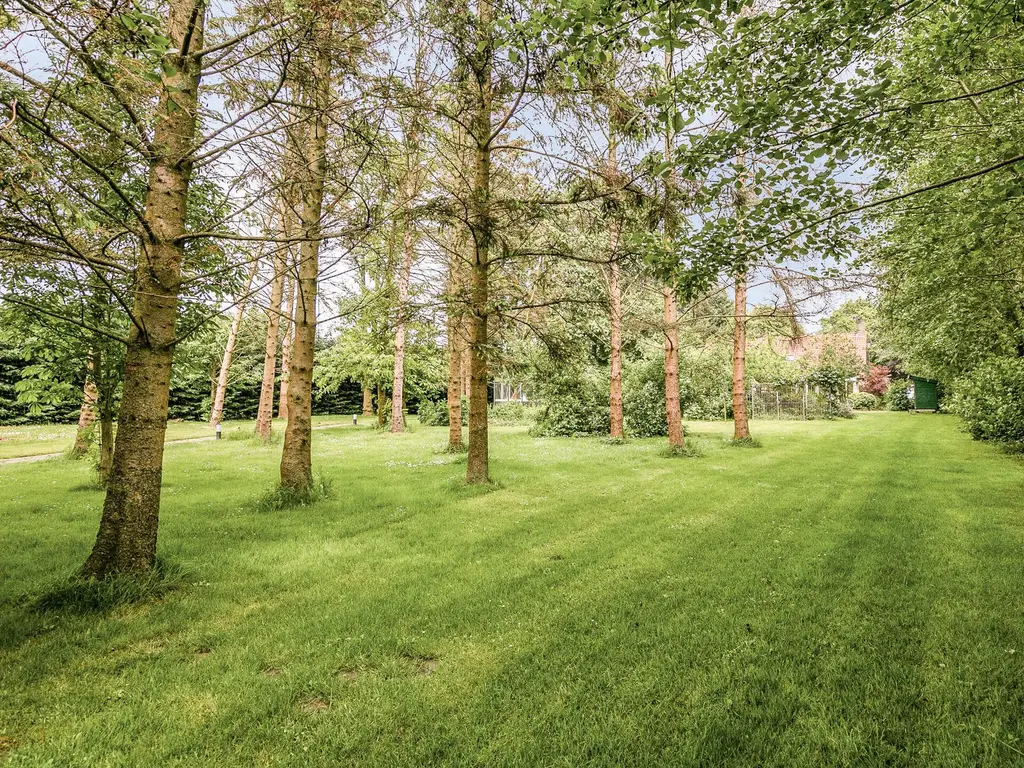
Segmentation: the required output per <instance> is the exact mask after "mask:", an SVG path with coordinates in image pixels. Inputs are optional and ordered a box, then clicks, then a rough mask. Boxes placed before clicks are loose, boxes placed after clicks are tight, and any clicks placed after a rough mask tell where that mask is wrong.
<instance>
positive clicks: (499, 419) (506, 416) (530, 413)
mask: <svg viewBox="0 0 1024 768" xmlns="http://www.w3.org/2000/svg"><path fill="white" fill-rule="evenodd" d="M539 412H540V409H539V408H535V407H531V406H528V405H526V404H525V403H497V404H495V405H492V406H491V408H490V412H489V413H488V414H487V422H488V423H489V424H493V425H495V426H498V427H517V426H520V425H524V424H532V423H533V422H534V421H535V420H536V418H537V415H538V413H539Z"/></svg>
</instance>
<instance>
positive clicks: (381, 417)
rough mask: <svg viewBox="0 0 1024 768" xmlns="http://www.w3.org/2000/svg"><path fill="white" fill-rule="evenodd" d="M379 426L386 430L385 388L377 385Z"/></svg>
mask: <svg viewBox="0 0 1024 768" xmlns="http://www.w3.org/2000/svg"><path fill="white" fill-rule="evenodd" d="M377 426H378V427H380V428H381V429H383V428H384V387H382V386H381V385H380V384H378V385H377Z"/></svg>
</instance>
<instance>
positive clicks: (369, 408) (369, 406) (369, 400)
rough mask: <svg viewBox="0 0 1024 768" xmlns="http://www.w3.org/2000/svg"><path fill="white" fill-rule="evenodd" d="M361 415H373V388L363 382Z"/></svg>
mask: <svg viewBox="0 0 1024 768" xmlns="http://www.w3.org/2000/svg"><path fill="white" fill-rule="evenodd" d="M363 416H373V390H372V389H371V388H370V385H369V384H363Z"/></svg>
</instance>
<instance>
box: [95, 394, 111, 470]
mask: <svg viewBox="0 0 1024 768" xmlns="http://www.w3.org/2000/svg"><path fill="white" fill-rule="evenodd" d="M99 410H100V461H99V467H98V470H99V476H100V483H101V484H103V485H106V484H107V481H108V480H109V479H110V470H111V467H112V466H113V464H114V411H113V409H112V408H111V402H110V393H109V388H108V387H103V388H101V389H100V395H99Z"/></svg>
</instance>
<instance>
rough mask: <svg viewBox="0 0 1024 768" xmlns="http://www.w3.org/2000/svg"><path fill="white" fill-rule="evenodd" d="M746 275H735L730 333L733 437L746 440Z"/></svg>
mask: <svg viewBox="0 0 1024 768" xmlns="http://www.w3.org/2000/svg"><path fill="white" fill-rule="evenodd" d="M746 356H747V275H746V273H743V274H741V275H737V276H736V291H735V301H734V303H733V335H732V418H733V423H734V425H735V429H734V430H733V438H734V439H735V440H746V439H747V438H749V437H750V426H749V424H748V423H747V379H746Z"/></svg>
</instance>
